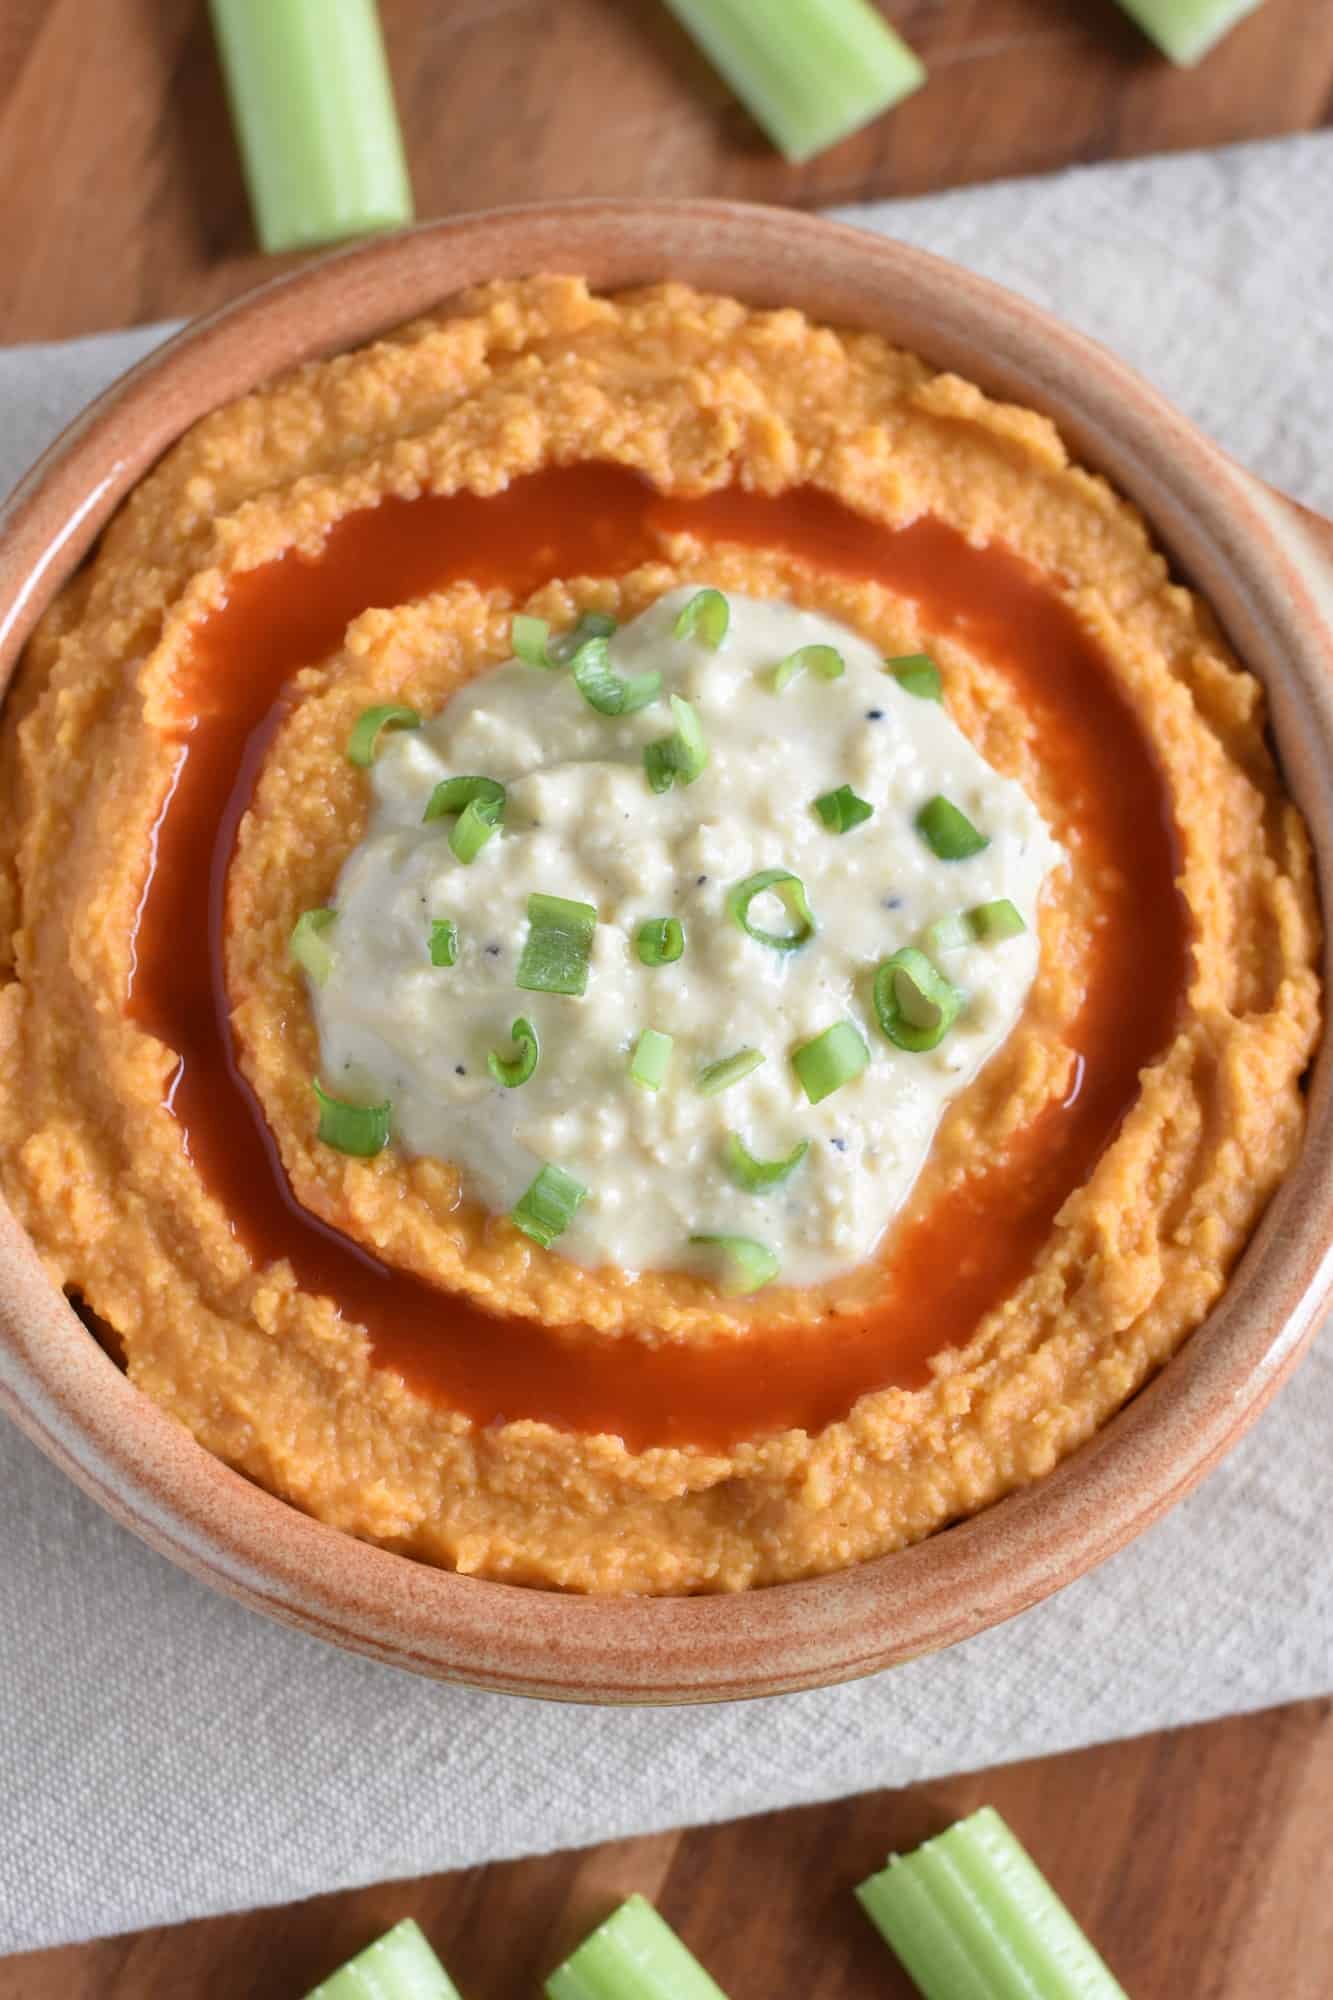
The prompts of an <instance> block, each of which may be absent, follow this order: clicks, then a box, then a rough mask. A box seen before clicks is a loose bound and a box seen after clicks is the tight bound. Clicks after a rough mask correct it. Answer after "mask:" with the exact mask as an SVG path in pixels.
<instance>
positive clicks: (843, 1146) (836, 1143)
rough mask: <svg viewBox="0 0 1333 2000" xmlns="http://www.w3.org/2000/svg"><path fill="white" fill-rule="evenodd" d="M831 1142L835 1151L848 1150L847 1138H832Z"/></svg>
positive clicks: (843, 1151)
mask: <svg viewBox="0 0 1333 2000" xmlns="http://www.w3.org/2000/svg"><path fill="white" fill-rule="evenodd" d="M829 1144H830V1146H832V1148H833V1150H834V1152H835V1153H845V1152H846V1151H847V1141H846V1140H845V1139H830V1140H829Z"/></svg>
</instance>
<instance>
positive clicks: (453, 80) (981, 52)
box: [0, 0, 1333, 2000]
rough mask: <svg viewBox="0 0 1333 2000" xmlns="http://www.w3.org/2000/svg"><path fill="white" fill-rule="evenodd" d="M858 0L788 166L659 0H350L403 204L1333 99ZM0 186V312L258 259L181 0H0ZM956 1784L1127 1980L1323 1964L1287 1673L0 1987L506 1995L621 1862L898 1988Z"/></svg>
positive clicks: (1312, 13)
mask: <svg viewBox="0 0 1333 2000" xmlns="http://www.w3.org/2000/svg"><path fill="white" fill-rule="evenodd" d="M884 11H885V13H886V14H887V15H888V16H889V18H890V19H891V20H892V21H893V22H894V24H895V25H896V26H897V27H898V28H899V29H900V30H901V31H902V32H903V33H904V34H905V35H906V37H907V38H908V39H909V40H910V41H911V43H912V44H913V46H914V47H915V48H917V50H918V51H919V52H920V54H921V55H922V56H923V57H924V59H925V61H926V63H927V65H928V67H929V69H930V73H931V74H930V83H929V85H928V87H927V88H926V89H925V90H924V91H922V92H921V93H920V94H919V95H918V96H917V97H916V98H914V99H913V100H912V101H911V102H910V103H908V104H907V105H905V106H904V107H903V108H902V109H901V110H900V111H899V112H897V113H896V114H894V115H893V116H892V117H890V118H888V119H886V120H882V121H880V122H879V123H878V124H876V125H874V126H872V127H871V128H869V129H868V130H867V131H865V132H864V133H862V134H860V135H859V136H857V137H856V138H853V139H851V140H849V141H847V143H846V144H844V145H842V146H839V147H837V148H836V149H835V150H833V151H832V152H830V153H827V154H825V155H824V156H823V158H821V159H819V160H817V161H815V162H813V163H811V164H810V165H809V166H807V167H805V168H802V169H793V168H789V167H786V166H784V164H783V163H782V162H781V161H780V160H779V159H778V158H777V157H776V156H775V155H774V154H773V153H772V152H771V151H770V150H769V149H768V148H767V147H766V145H765V144H764V142H763V140H762V138H761V137H760V135H759V134H758V133H757V132H756V130H755V128H754V127H753V125H752V124H751V123H750V121H749V119H748V118H747V116H746V114H745V113H744V112H743V111H742V110H741V109H740V107H739V106H738V105H736V104H735V102H734V101H733V100H732V99H731V98H730V97H729V96H728V94H727V92H726V90H725V89H724V87H723V86H722V85H721V84H720V83H719V82H718V80H717V79H716V77H714V76H713V75H712V74H711V72H710V71H709V70H708V68H707V66H706V65H705V64H704V63H703V62H702V60H701V59H700V58H699V56H698V55H697V53H696V52H695V51H694V49H693V48H692V46H691V45H690V43H689V42H688V41H687V39H686V38H685V36H684V35H683V34H682V33H681V32H680V30H679V29H678V28H677V27H676V25H675V23H674V22H673V21H672V20H671V19H670V17H669V16H668V15H667V14H666V13H665V11H664V9H663V8H662V7H661V6H660V4H659V0H383V15H384V21H385V26H386V30H387V34H388V41H389V48H390V56H391V60H392V64H393V68H394V74H395V79H396V84H397V89H398V95H399V101H400V105H401V109H402V115H403V123H404V128H405V132H406V137H407V144H408V152H409V156H410V160H411V165H412V170H413V175H414V179H415V184H416V190H417V202H418V211H419V213H420V214H421V215H422V216H423V217H425V216H431V215H439V214H448V213H452V212H458V211H461V210H465V209H470V208H479V207H485V206H488V205H491V204H494V203H498V202H510V201H521V200H527V199H534V198H539V197H551V196H556V195H578V194H605V193H630V194H635V193H642V194H681V195H684V194H699V193H705V194H720V195H732V196H738V197H743V198H746V199H752V200H767V201H786V202H793V203H799V204H801V205H802V206H807V207H813V206H817V205H820V204H823V203H828V202H842V201H854V200H857V199H861V198H864V197H869V196H874V195H885V194H909V193H917V192H923V191H926V190H930V189H934V188H940V187H946V186H951V185H956V184H959V183H962V182H967V181H974V180H982V179H989V178H994V177H997V176H1000V175H1008V174H1028V173H1038V172H1043V171H1046V170H1049V169H1052V168H1056V167H1060V166H1065V165H1068V164H1070V163H1073V162H1079V161H1089V160H1095V159H1105V158H1123V157H1128V156H1131V155H1135V154H1140V153H1145V152H1151V151H1158V150H1165V149H1169V148H1176V147H1185V146H1205V145H1216V144H1221V143H1223V142H1226V141H1230V140H1241V139H1253V138H1259V137H1263V136H1266V135H1269V134H1275V133H1281V132H1291V131H1297V130H1301V129H1306V128H1309V127H1313V126H1315V125H1318V124H1321V123H1326V122H1328V121H1329V119H1330V117H1333V4H1330V0H1266V4H1265V5H1264V6H1263V8H1262V9H1261V10H1260V12H1259V13H1258V14H1256V15H1254V16H1253V17H1252V18H1251V19H1250V20H1249V21H1247V22H1246V23H1245V24H1244V25H1243V26H1242V27H1241V28H1239V29H1238V30H1237V31H1236V32H1235V33H1234V34H1233V35H1232V36H1231V37H1230V38H1229V39H1228V41H1227V42H1226V43H1225V44H1224V45H1223V47H1222V48H1221V49H1220V50H1218V52H1217V53H1216V54H1215V55H1214V56H1212V57H1211V58H1210V59H1209V61H1208V62H1207V63H1206V64H1204V65H1203V67H1202V68H1201V69H1199V70H1198V71H1196V72H1193V73H1183V72H1178V71H1175V70H1173V69H1171V67H1170V66H1169V65H1168V64H1166V63H1164V62H1162V61H1160V60H1159V59H1158V58H1157V57H1156V56H1155V55H1154V54H1153V52H1152V50H1151V49H1150V47H1149V45H1148V44H1147V43H1146V42H1145V41H1144V39H1143V38H1142V36H1140V35H1139V34H1138V33H1137V32H1136V31H1135V29H1134V28H1133V27H1132V26H1131V25H1130V23H1129V22H1128V21H1127V20H1126V19H1125V18H1124V16H1123V15H1122V14H1121V13H1120V12H1119V10H1118V9H1117V8H1116V6H1115V5H1114V4H1113V0H884ZM0 190H3V201H0V268H2V269H3V271H4V274H5V275H4V284H3V286H2V287H0V340H4V341H14V340H28V339H48V338H58V337H62V336H66V335H71V334H79V333H86V332H91V331H94V330H96V329H98V328H102V327H109V326H116V325H124V324H126V323H128V322H132V321H137V320H145V319H154V318H158V317H165V316H170V315H176V314H184V313H190V312H195V311H199V310H201V309H202V308H204V307H206V306H209V305H213V304H216V303H218V302H220V301H221V300H223V299H226V298H229V297H231V296H233V295H234V294H235V293H237V292H239V291H241V290H243V289H244V288H245V287H246V286H247V285H250V284H252V283H254V282H255V281H256V280H257V279H258V278H260V277H263V276H268V275H270V274H271V273H272V272H273V271H274V270H275V269H277V268H281V266H280V265H277V264H275V263H274V262H273V261H272V260H265V259H262V258H260V257H259V256H258V255H257V254H256V253H255V251H254V248H253V242H252V238H251V234H250V224H249V217H248V214H247V210H246V204H245V196H244V190H243V187H242V184H241V179H240V173H239V169H238V166H237V162H236V158H235V153H234V150H233V147H232V141H231V135H230V130H229V127H228V122H227V115H226V109H225V105H224V102H223V98H222V93H221V88H220V84H219V79H218V75H217V70H216V66H215V63H214V59H213V52H212V45H211V41H210V36H209V31H208V26H207V20H206V16H205V9H204V7H203V5H202V0H0ZM1015 1642H1016V1643H1021V1636H1020V1635H1019V1634H1018V1633H1017V1632H1016V1633H1015ZM608 1783H614V1773H608ZM984 1800H990V1801H992V1802H993V1803H995V1804H996V1805H998V1806H999V1807H1000V1809H1001V1810H1002V1811H1003V1812H1004V1813H1005V1814H1006V1815H1007V1816H1008V1817H1009V1819H1010V1820H1011V1822H1012V1824H1013V1825H1014V1826H1015V1828H1016V1829H1017V1830H1018V1832H1019V1833H1020V1834H1021V1836H1022V1837H1023V1838H1024V1839H1025V1840H1026V1841H1027V1842H1028V1843H1029V1845H1030V1846H1031V1848H1032V1849H1033V1851H1034V1853H1035V1854H1036V1855H1037V1857H1038V1859H1039V1860H1040V1862H1041V1863H1042V1865H1043V1866H1044V1867H1045V1868H1046V1869H1047V1870H1048V1872H1049V1873H1050V1874H1051V1876H1052V1878H1053V1879H1054V1881H1055V1882H1056V1884H1057V1886H1058V1887H1059V1889H1060V1890H1061V1891H1062V1893H1063V1894H1065V1895H1066V1897H1067V1898H1068V1900H1069V1902H1070V1903H1071V1905H1072V1907H1073V1908H1074V1910H1075V1911H1076V1913H1077V1915H1078V1916H1079V1918H1080V1920H1081V1921H1083V1922H1084V1923H1085V1924H1086V1925H1087V1927H1088V1928H1089V1930H1090V1931H1091V1932H1092V1934H1093V1936H1094V1937H1095V1938H1096V1940H1097V1942H1098V1943H1099V1945H1100V1946H1101V1948H1102V1950H1103V1951H1104V1952H1105V1954H1106V1956H1107V1957H1108V1958H1109V1960H1110V1962H1111V1964H1112V1965H1113V1967H1114V1968H1115V1970H1116V1971H1117V1972H1118V1973H1119V1975H1120V1977H1121V1979H1122V1980H1123V1981H1124V1983H1125V1985H1126V1987H1127V1989H1128V1991H1129V1992H1130V1993H1131V1994H1132V1995H1133V1996H1134V2000H1328V1996H1329V1995H1330V1994H1333V1860H1330V1853H1329V1830H1330V1828H1331V1827H1333V1706H1331V1705H1330V1704H1328V1703H1312V1704H1307V1705H1304V1706H1301V1707H1295V1708H1290V1709H1286V1710H1279V1711H1272V1712H1270V1713H1268V1714H1262V1715H1258V1716H1251V1717H1246V1718H1234V1719H1231V1720H1229V1721H1225V1722H1221V1723H1217V1724H1213V1725H1211V1726H1209V1727H1207V1728H1204V1729H1196V1730H1187V1731H1180V1732H1176V1733H1173V1734H1170V1735H1163V1736H1157V1737H1150V1738H1145V1739H1143V1740H1141V1741H1139V1742H1135V1743H1130V1744H1120V1745H1112V1746H1109V1747H1105V1748H1101V1749H1096V1750H1088V1751H1083V1752H1080V1753H1078V1754H1076V1755H1072V1756H1065V1757H1058V1758H1051V1759H1047V1760H1044V1761H1042V1762H1039V1763H1031V1764H1025V1765H1016V1766H1012V1767H1010V1768H1007V1769H1002V1770H997V1771H992V1772H990V1773H988V1774H985V1775H982V1776H978V1777H969V1778H960V1779H956V1780H951V1781H949V1782H947V1783H942V1784H934V1785H926V1786H918V1787H915V1788H913V1789H911V1790H908V1791H905V1792H899V1793H880V1794H876V1795H873V1796H870V1797H866V1798H862V1799H857V1800H850V1801H843V1802H841V1803H838V1804H834V1805H830V1806H826V1807H818V1808H813V1809H809V1810H806V1811H800V1812H791V1813H783V1814H775V1815H770V1816H768V1817H765V1818H762V1819H755V1820H749V1821H742V1822H738V1823H734V1824H732V1825H729V1826H721V1827H717V1828H711V1829H705V1830H699V1831H693V1832H686V1833H673V1834H666V1835H661V1836H657V1837H654V1838H651V1839H646V1840H638V1841H628V1842H622V1843H618V1844H615V1845H611V1846H607V1847H603V1848H599V1849H594V1850H590V1851H587V1852H584V1853H579V1854H564V1855H557V1856H554V1857H552V1858H549V1859H544V1860H535V1861H526V1862H517V1863H511V1864H506V1865H502V1866H492V1867H488V1868H476V1869H469V1870H466V1871H464V1872H462V1873H458V1874H453V1875H442V1876H437V1877H435V1878H434V1879H432V1880H429V1881H425V1882H415V1883H388V1884H384V1885H381V1886H378V1887H375V1888H370V1889H365V1890H361V1891H358V1892H349V1893H347V1894H344V1895H339V1896H332V1897H324V1898H321V1899H319V1900H318V1901H315V1902H311V1903H305V1904H301V1905H297V1906H294V1907H291V1908H288V1909H279V1910H272V1911H260V1912H257V1913H253V1914H249V1915H244V1916H238V1917H228V1918H219V1919H215V1920H212V1921H209V1922H204V1923H197V1924H191V1925H185V1926H181V1927H178V1928H174V1929H170V1930H161V1931H151V1932H145V1933H143V1934H142V1935H140V1936H138V1937H133V1938H125V1939H112V1940H108V1941H105V1942H102V1943H98V1944H93V1945H87V1946H77V1947H71V1948H68V1949H63V1950H59V1951H53V1952H45V1953H39V1954H35V1955H31V1956H28V1957H24V1958H15V1959H9V1960H6V1961H3V1962H0V2000H175V1997H176V1996H181V2000H214V1996H216V2000H223V1996H226V2000H298V1996H300V1995H302V1994H303V1993H304V1992H305V1991H306V1989H307V1988H308V1987H309V1986H310V1985H312V1984H313V1983H314V1982H315V1981H316V1980H317V1979H319V1978H320V1977H322V1976H323V1975H324V1974H326V1973H327V1972H329V1971H330V1970H331V1969H332V1968H333V1967H334V1966H335V1965H336V1964H338V1963H339V1962H340V1960H341V1959H343V1958H344V1957H346V1956H347V1955H348V1954H349V1953H351V1952H353V1951H355V1950H357V1949H359V1948H360V1946H361V1945H363V1944H364V1943H366V1942H367V1941H368V1940H369V1939H370V1938H371V1937H372V1936H373V1935H375V1934H376V1933H377V1932H378V1931H380V1930H381V1929H384V1928H385V1927H387V1926H388V1925H389V1924H390V1923H392V1922H394V1921H396V1920H397V1919H398V1918H399V1917H401V1916H405V1915H409V1914H411V1915H415V1916H417V1917H418V1918H419V1919H420V1921H421V1922H422V1923H423V1925H424V1926H425V1928H426V1930H427V1931H428V1933H429V1935H430V1936H431V1938H432V1940H433V1942H434V1943H435V1944H436V1945H437V1947H438V1948H439V1950H440V1951H441V1953H442V1955H443V1956H444V1958H445V1961H446V1963H447V1964H448V1965H449V1966H450V1968H451V1970H452V1971H453V1973H454V1975H455V1977H456V1978H457V1980H458V1982H459V1984H460V1986H461V1988H462V1990H463V1992H464V1993H465V1995H466V1996H467V2000H501V1996H506V2000H507V1996H520V1995H524V1994H535V1993H536V1991H537V1983H538V1981H539V1979H540V1977H541V1975H542V1974H543V1973H544V1972H545V1971H547V1970H548V1969H549V1968H550V1966H551V1965H553V1964H554V1963H555V1962H556V1961H557V1960H558V1958H559V1957H560V1956H561V1955H562V1954H563V1953H564V1952H565V1951H566V1950H567V1949H568V1948H569V1947H570V1946H571V1945H572V1944H573V1943H575V1942H576V1941H577V1939H578V1938H579V1937H580V1936H581V1935H582V1933H583V1932H584V1930H585V1929H586V1928H587V1927H588V1926H589V1925H590V1924H591V1923H592V1922H594V1921H595V1920H596V1919H597V1918H598V1917H599V1916H601V1915H602V1914H604V1913H605V1911H606V1910H607V1909H608V1908H610V1907H611V1906H612V1904H614V1903H615V1902H616V1901H617V1900H618V1899H619V1897H620V1896H622V1895H623V1894H625V1893H627V1892H628V1891H629V1890H631V1889H641V1890H643V1891H644V1892H645V1893H646V1894H648V1895H651V1896H653V1897H655V1898H656V1899H657V1900H658V1901H659V1902H660V1904H661V1907H662V1908H663V1910H664V1911H665V1913H666V1915H667V1916H668V1917H669V1918H670V1919H671V1921H672V1922H673V1923H675V1924H676V1925H677V1926H678V1928H679V1929H680V1930H681V1932H682V1933H683V1934H684V1936H685V1937H686V1939H687V1940H688V1942H689V1943H690V1945H691V1946H692V1947H693V1949H694V1950H695V1951H696V1952H697V1953H698V1954H699V1955H700V1957H701V1958H702V1959H703V1960H704V1961H705V1963H706V1964H707V1965H708V1966H709V1967H710V1969H711V1970H712V1971H713V1972H714V1974H715V1975H716V1976H717V1978H718V1979H719V1980H720V1981H721V1983H722V1985H723V1986H724V1987H725V1988H726V1989H727V1990H728V1992H729V1993H731V1994H732V1996H733V2000H861V1996H867V2000H869V1996H872V1995H877V1996H883V2000H894V1996H899V1995H904V1996H905V1995H908V1994H909V1993H910V1992H911V1990H912V1989H911V1988H910V1986H909V1985H908V1983H907V1981H906V1980H905V1978H904V1977H903V1976H902V1974H901V1973H900V1972H899V1971H898V1969H897V1968H896V1965H895V1963H894V1961H893V1960H892V1959H891V1958H890V1957H889V1956H888V1954H887V1953H886V1952H885V1951H884V1949H883V1948H882V1947H881V1946H880V1944H879V1943H878V1941H877V1939H876V1938H875V1936H874V1934H873V1933H872V1932H871V1931H870V1929H869V1927H868V1925H867V1924H866V1923H865V1921H864V1919H862V1918H861V1917H860V1915H859V1913H858V1912H857V1910H856V1909H855V1907H854V1906H853V1904H852V1903H851V1900H850V1895H849V1892H850V1888H851V1885H852V1884H853V1883H854V1882H856V1881H857V1880H859V1879H860V1878H861V1877H862V1876H863V1875H865V1874H867V1873H869V1872H870V1871H871V1870H872V1869H874V1868H875V1867H877V1866H879V1865H880V1864H881V1862H882V1860H883V1857H884V1856H885V1854H886V1853H887V1852H888V1850H889V1849H890V1847H894V1846H899V1847H902V1846H908V1845H911V1844H913V1843H914V1842H916V1841H918V1840H920V1839H922V1838H924V1837H925V1836H926V1835H927V1834H929V1833H931V1832H934V1831H937V1830H938V1829H939V1828H940V1827H941V1826H943V1825H944V1824H946V1823H947V1822H948V1821H949V1820H950V1819H952V1818H953V1817H955V1816H956V1815H958V1814H959V1813H962V1812H966V1811H968V1810H970V1809H971V1808H972V1807H974V1806H976V1805H978V1804H980V1803H981V1802H983V1801H984ZM7 1830H8V1831H9V1832H10V1833H14V1832H16V1831H17V1832H19V1833H20V1836H21V1829H16V1828H15V1827H14V1826H13V1825H12V1824H11V1825H10V1826H9V1827H8V1829H7ZM199 1837H200V1841H201V1843H203V1842H205V1841H206V1840H207V1837H208V1834H207V1828H206V1827H201V1828H200V1835H199Z"/></svg>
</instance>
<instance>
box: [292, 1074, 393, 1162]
mask: <svg viewBox="0 0 1333 2000" xmlns="http://www.w3.org/2000/svg"><path fill="white" fill-rule="evenodd" d="M311 1088H312V1090H313V1091H314V1093H315V1096H316V1097H317V1098H318V1099H319V1136H320V1138H321V1139H322V1140H323V1142H324V1144H325V1145H326V1146H332V1147H333V1149H334V1151H335V1152H338V1153H351V1154H353V1155H354V1156H355V1157H356V1158H357V1159H359V1160H373V1159H374V1157H375V1155H376V1153H382V1152H383V1151H384V1148H385V1147H386V1146H387V1145H388V1143H389V1118H390V1114H391V1113H392V1110H393V1106H392V1105H391V1104H389V1103H384V1104H348V1103H347V1102H346V1100H345V1099H344V1098H341V1097H330V1096H329V1094H328V1092H327V1091H326V1090H324V1089H323V1088H322V1087H321V1086H320V1085H319V1084H318V1083H314V1084H312V1085H311Z"/></svg>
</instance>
